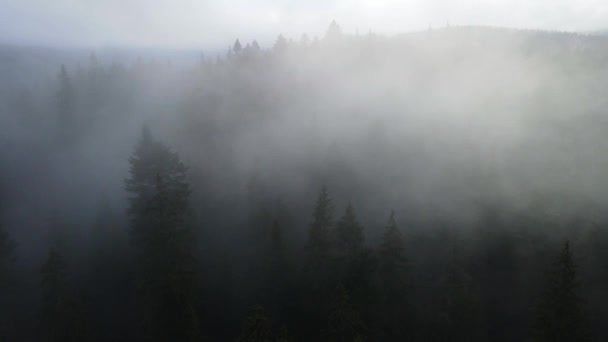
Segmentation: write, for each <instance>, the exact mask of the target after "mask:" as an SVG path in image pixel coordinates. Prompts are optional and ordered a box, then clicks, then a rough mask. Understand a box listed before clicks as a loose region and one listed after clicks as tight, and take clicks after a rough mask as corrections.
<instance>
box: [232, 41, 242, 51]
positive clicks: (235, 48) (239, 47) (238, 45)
mask: <svg viewBox="0 0 608 342" xmlns="http://www.w3.org/2000/svg"><path fill="white" fill-rule="evenodd" d="M242 50H243V46H242V45H241V42H240V41H239V40H238V39H237V40H236V41H235V42H234V46H233V47H232V51H234V53H236V54H239V53H240V52H241V51H242Z"/></svg>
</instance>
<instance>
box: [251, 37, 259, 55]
mask: <svg viewBox="0 0 608 342" xmlns="http://www.w3.org/2000/svg"><path fill="white" fill-rule="evenodd" d="M251 48H252V49H253V51H255V52H258V51H260V44H258V41H257V40H254V41H253V43H251Z"/></svg>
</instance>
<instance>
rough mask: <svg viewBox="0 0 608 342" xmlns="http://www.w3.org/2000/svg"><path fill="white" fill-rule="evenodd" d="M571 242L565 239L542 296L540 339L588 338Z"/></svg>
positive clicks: (556, 341) (582, 339)
mask: <svg viewBox="0 0 608 342" xmlns="http://www.w3.org/2000/svg"><path fill="white" fill-rule="evenodd" d="M578 287H579V284H578V279H577V275H576V265H575V264H574V260H573V256H572V250H571V248H570V242H569V241H566V243H565V245H564V248H563V249H562V251H561V253H560V255H559V259H558V261H557V263H556V265H555V266H554V269H553V270H552V271H551V272H550V273H549V274H548V282H547V286H546V288H545V293H544V296H543V298H542V301H541V304H540V308H539V315H538V320H537V326H536V327H537V331H536V337H537V340H538V341H540V342H545V341H547V342H548V341H551V342H566V341H586V340H587V335H586V329H585V324H584V318H583V311H582V303H581V299H580V297H579V294H578Z"/></svg>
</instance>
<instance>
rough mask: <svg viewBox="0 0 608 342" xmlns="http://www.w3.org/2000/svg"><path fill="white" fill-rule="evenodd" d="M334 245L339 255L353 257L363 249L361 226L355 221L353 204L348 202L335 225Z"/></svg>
mask: <svg viewBox="0 0 608 342" xmlns="http://www.w3.org/2000/svg"><path fill="white" fill-rule="evenodd" d="M335 235H336V245H337V246H336V247H337V249H338V254H339V255H340V256H341V257H344V258H347V259H349V260H351V259H353V258H354V257H355V256H356V255H357V254H358V253H360V252H361V250H362V249H363V240H364V237H363V227H361V225H360V224H359V222H357V218H356V216H355V211H354V209H353V206H352V205H351V204H350V203H349V204H348V206H347V207H346V211H345V212H344V216H342V218H340V221H338V224H337V226H336V231H335Z"/></svg>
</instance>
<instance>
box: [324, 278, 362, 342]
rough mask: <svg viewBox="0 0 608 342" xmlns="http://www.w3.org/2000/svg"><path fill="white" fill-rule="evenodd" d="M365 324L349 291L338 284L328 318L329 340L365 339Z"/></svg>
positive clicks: (350, 340)
mask: <svg viewBox="0 0 608 342" xmlns="http://www.w3.org/2000/svg"><path fill="white" fill-rule="evenodd" d="M365 330H366V329H365V325H364V324H363V321H362V320H361V316H360V314H359V312H358V311H357V310H356V309H355V307H354V306H353V304H352V302H351V298H350V296H349V294H348V291H347V290H346V289H345V288H344V287H343V286H340V285H339V286H337V287H336V289H335V292H334V295H333V300H332V303H331V308H330V311H329V315H328V319H327V331H326V335H327V340H328V341H331V342H356V341H363V336H364V334H365Z"/></svg>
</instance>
